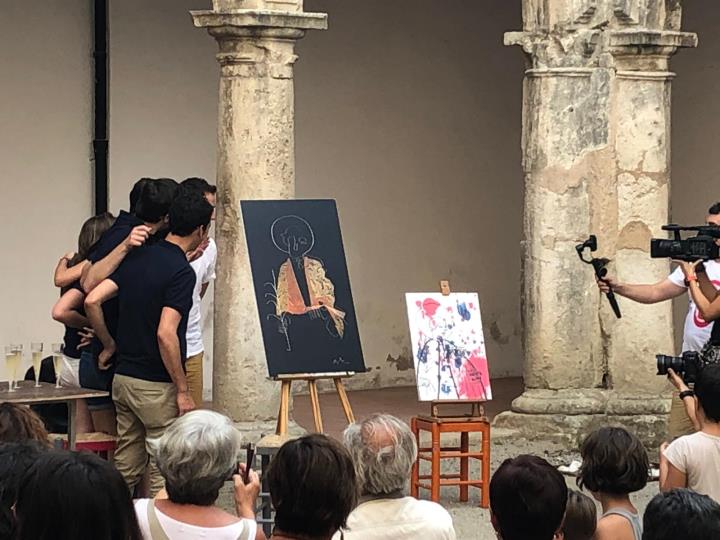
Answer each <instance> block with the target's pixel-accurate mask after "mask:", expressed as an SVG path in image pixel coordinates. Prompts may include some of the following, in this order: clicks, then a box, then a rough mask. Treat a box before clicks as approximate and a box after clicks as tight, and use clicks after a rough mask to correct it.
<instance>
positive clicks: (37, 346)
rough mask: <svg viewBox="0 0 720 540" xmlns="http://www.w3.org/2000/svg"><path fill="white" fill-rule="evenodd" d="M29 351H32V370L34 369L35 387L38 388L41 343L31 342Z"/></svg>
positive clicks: (40, 366) (41, 351)
mask: <svg viewBox="0 0 720 540" xmlns="http://www.w3.org/2000/svg"><path fill="white" fill-rule="evenodd" d="M30 352H31V353H32V363H33V370H34V371H35V388H40V369H41V368H42V353H43V344H42V343H31V344H30Z"/></svg>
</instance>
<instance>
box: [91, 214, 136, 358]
mask: <svg viewBox="0 0 720 540" xmlns="http://www.w3.org/2000/svg"><path fill="white" fill-rule="evenodd" d="M142 224H143V221H142V220H141V219H139V218H137V217H135V216H134V215H132V214H129V213H127V212H125V211H124V210H121V211H120V214H119V215H118V217H117V219H116V220H115V222H114V223H113V224H112V226H111V227H110V228H109V229H108V230H107V231H105V232H104V233H103V235H102V236H101V237H100V239H99V240H98V241H97V242H96V243H95V245H94V246H93V248H92V250H91V251H90V253H89V254H88V260H89V261H90V262H91V263H93V264H95V263H96V262H98V261H100V260H102V259H104V258H105V257H107V256H108V255H109V254H110V253H111V252H112V250H114V249H115V248H116V247H117V246H118V245H120V243H121V242H122V241H123V240H125V238H127V236H128V235H129V234H130V231H132V230H133V228H134V227H137V226H138V225H142ZM102 308H103V315H104V316H105V324H106V325H107V329H108V332H110V335H111V336H112V337H113V338H115V336H116V334H117V324H118V303H117V299H115V298H113V299H112V300H108V301H107V302H105V303H104V304H103V306H102ZM102 349H103V346H102V343H100V340H99V339H97V338H95V339H93V342H92V345H91V348H90V350H91V351H92V353H93V355H94V356H95V357H96V358H97V356H98V354H100V351H102Z"/></svg>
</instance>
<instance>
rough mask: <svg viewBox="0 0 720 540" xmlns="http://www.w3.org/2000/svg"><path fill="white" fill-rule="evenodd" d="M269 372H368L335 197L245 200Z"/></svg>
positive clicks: (248, 233) (246, 229) (244, 214)
mask: <svg viewBox="0 0 720 540" xmlns="http://www.w3.org/2000/svg"><path fill="white" fill-rule="evenodd" d="M241 207H242V212H243V224H244V226H245V236H246V238H247V243H248V254H249V256H250V265H251V267H252V274H253V284H254V287H255V297H256V299H257V307H258V314H259V316H260V326H261V329H262V334H263V343H264V344H265V353H266V356H267V362H268V372H269V373H270V376H276V375H278V374H283V375H287V374H293V373H338V372H340V373H347V372H353V373H359V372H363V371H365V364H364V362H363V357H362V347H361V345H360V335H359V332H358V324H357V317H356V315H355V306H354V303H353V298H352V292H351V290H350V277H349V275H348V271H347V263H346V262H345V249H344V247H343V241H342V234H341V232H340V221H339V218H338V213H337V207H336V205H335V201H331V200H301V201H292V200H284V201H242V203H241Z"/></svg>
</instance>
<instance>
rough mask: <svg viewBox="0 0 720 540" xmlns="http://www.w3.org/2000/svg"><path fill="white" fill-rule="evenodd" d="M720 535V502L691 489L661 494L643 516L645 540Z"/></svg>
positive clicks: (700, 538) (699, 538)
mask: <svg viewBox="0 0 720 540" xmlns="http://www.w3.org/2000/svg"><path fill="white" fill-rule="evenodd" d="M717 538H720V505H719V504H718V503H716V502H715V501H713V500H712V499H711V498H710V497H708V496H707V495H700V494H699V493H696V492H694V491H692V490H689V489H684V488H683V489H673V490H670V491H668V492H666V493H658V494H657V495H655V497H654V498H653V499H652V500H651V501H650V503H649V504H648V505H647V508H646V509H645V515H644V516H643V535H642V540H680V539H682V540H710V539H713V540H715V539H717Z"/></svg>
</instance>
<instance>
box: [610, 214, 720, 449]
mask: <svg viewBox="0 0 720 540" xmlns="http://www.w3.org/2000/svg"><path fill="white" fill-rule="evenodd" d="M705 221H706V223H707V224H708V225H715V226H720V202H719V203H715V204H713V205H712V206H711V207H710V208H709V210H708V215H707V218H706V220H705ZM704 266H705V271H706V272H707V275H708V278H709V279H710V281H712V283H713V284H714V285H715V287H717V288H719V289H720V261H718V260H715V261H708V262H706V263H705V265H704ZM598 286H599V287H600V290H601V291H602V292H607V291H608V290H609V288H612V290H613V291H614V292H615V294H617V295H619V296H624V297H625V298H629V299H630V300H634V301H635V302H639V303H641V304H657V303H658V302H664V301H666V300H671V299H673V298H677V297H678V296H680V295H682V294H685V293H686V292H687V284H686V283H685V276H684V275H683V273H682V269H680V268H679V267H678V268H676V269H675V270H674V271H673V272H672V274H670V275H669V276H668V277H667V278H665V279H664V280H662V281H660V282H658V283H654V284H631V283H620V282H619V281H617V280H616V279H615V278H614V277H613V276H607V277H606V278H605V281H604V282H601V281H598ZM688 297H689V296H688ZM712 327H713V323H712V322H706V321H704V320H703V318H702V317H701V316H700V313H699V312H698V309H697V306H695V303H694V302H693V301H692V298H690V300H689V309H688V313H687V316H686V317H685V328H684V330H683V346H682V350H683V351H699V350H700V349H702V347H703V346H704V345H705V343H707V341H708V340H709V339H710V332H711V331H712ZM694 431H695V428H694V427H693V423H692V421H691V420H690V418H688V416H687V414H686V413H685V407H684V405H683V403H682V400H680V399H679V398H678V397H677V394H674V395H673V400H672V407H671V409H670V419H669V422H668V435H669V437H670V438H671V439H674V438H676V437H679V436H681V435H686V434H688V433H693V432H694Z"/></svg>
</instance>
